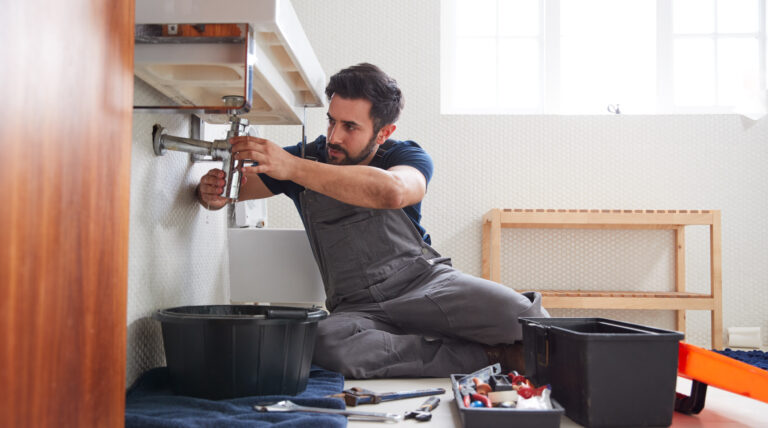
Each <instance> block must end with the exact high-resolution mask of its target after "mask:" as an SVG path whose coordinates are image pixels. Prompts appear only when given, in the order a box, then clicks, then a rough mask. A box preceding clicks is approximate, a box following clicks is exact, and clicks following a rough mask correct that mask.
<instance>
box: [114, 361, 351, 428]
mask: <svg viewBox="0 0 768 428" xmlns="http://www.w3.org/2000/svg"><path fill="white" fill-rule="evenodd" d="M168 379H169V376H168V368H167V367H157V368H154V369H150V370H148V371H146V372H145V373H144V374H142V375H141V376H140V377H139V379H138V380H136V382H134V384H133V385H132V386H131V388H130V389H129V390H128V392H127V393H126V400H125V426H126V428H131V427H142V428H154V427H157V428H160V427H163V428H176V427H178V428H182V427H183V428H187V427H227V428H230V427H232V428H238V427H270V428H284V427H285V428H288V427H309V426H311V427H319V428H344V427H346V426H347V418H346V417H344V416H341V415H324V414H320V413H262V412H257V411H256V410H254V408H253V406H254V404H257V403H265V402H275V401H280V400H291V401H293V402H294V403H296V404H300V405H302V406H312V407H327V408H334V409H343V408H344V407H345V406H344V401H343V400H341V399H340V398H326V396H327V395H330V394H336V393H339V392H341V391H342V389H344V377H343V376H342V375H341V374H339V373H335V372H331V371H327V370H323V369H321V368H319V367H315V366H312V368H311V370H310V373H309V380H308V381H307V389H306V390H305V391H304V392H302V393H301V394H298V395H295V396H286V395H280V396H277V395H272V396H254V397H240V398H232V399H228V400H206V399H202V398H194V397H186V396H181V395H176V394H174V393H173V392H172V391H171V388H170V385H169V382H168Z"/></svg>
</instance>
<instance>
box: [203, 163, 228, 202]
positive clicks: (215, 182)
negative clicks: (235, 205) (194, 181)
mask: <svg viewBox="0 0 768 428" xmlns="http://www.w3.org/2000/svg"><path fill="white" fill-rule="evenodd" d="M225 177H226V175H225V174H224V171H222V170H220V169H212V170H210V171H208V173H207V174H205V175H204V176H202V177H201V178H200V184H198V186H197V200H198V201H200V204H201V205H202V206H203V207H205V208H207V209H209V210H218V209H221V208H223V207H224V206H225V205H227V203H228V202H229V198H225V197H222V196H219V195H221V193H222V192H223V191H224V186H225V185H226V181H225Z"/></svg>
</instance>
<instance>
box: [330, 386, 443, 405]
mask: <svg viewBox="0 0 768 428" xmlns="http://www.w3.org/2000/svg"><path fill="white" fill-rule="evenodd" d="M440 394H445V389H443V388H429V389H417V390H415V391H400V392H383V393H377V392H374V391H371V390H368V389H365V388H358V387H353V388H349V389H345V390H344V391H342V392H341V393H339V394H333V395H330V397H336V398H343V399H344V403H346V405H347V406H351V407H355V406H357V405H358V404H379V403H382V402H384V401H393V400H402V399H405V398H414V397H426V396H428V395H440Z"/></svg>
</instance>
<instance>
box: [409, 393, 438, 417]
mask: <svg viewBox="0 0 768 428" xmlns="http://www.w3.org/2000/svg"><path fill="white" fill-rule="evenodd" d="M438 404H440V397H429V398H428V399H427V401H425V402H424V404H422V405H421V406H419V408H418V409H416V410H414V411H412V412H408V413H406V414H405V419H416V420H417V421H419V422H427V421H428V420H430V419H432V413H431V412H432V410H434V409H435V407H437V405H438Z"/></svg>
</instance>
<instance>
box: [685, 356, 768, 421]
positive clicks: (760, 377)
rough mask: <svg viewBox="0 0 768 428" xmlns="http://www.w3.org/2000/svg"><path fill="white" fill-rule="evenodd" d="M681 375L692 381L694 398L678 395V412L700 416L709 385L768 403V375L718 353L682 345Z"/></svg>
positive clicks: (763, 371)
mask: <svg viewBox="0 0 768 428" xmlns="http://www.w3.org/2000/svg"><path fill="white" fill-rule="evenodd" d="M677 374H678V375H680V376H682V377H684V378H687V379H691V380H692V381H693V383H692V385H691V395H690V396H686V395H684V394H680V393H677V399H676V400H675V410H676V411H678V412H681V413H687V414H692V413H699V412H701V409H703V408H704V400H705V399H706V394H707V385H711V386H714V387H716V388H720V389H723V390H726V391H730V392H733V393H735V394H740V395H743V396H745V397H749V398H754V399H755V400H760V401H763V402H765V403H768V371H766V370H763V369H761V368H758V367H755V366H753V365H751V364H747V363H743V362H741V361H738V360H735V359H733V358H730V357H726V356H725V355H722V354H718V353H717V352H713V351H709V350H706V349H703V348H699V347H697V346H693V345H690V344H688V343H685V342H680V348H679V350H678V361H677Z"/></svg>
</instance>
